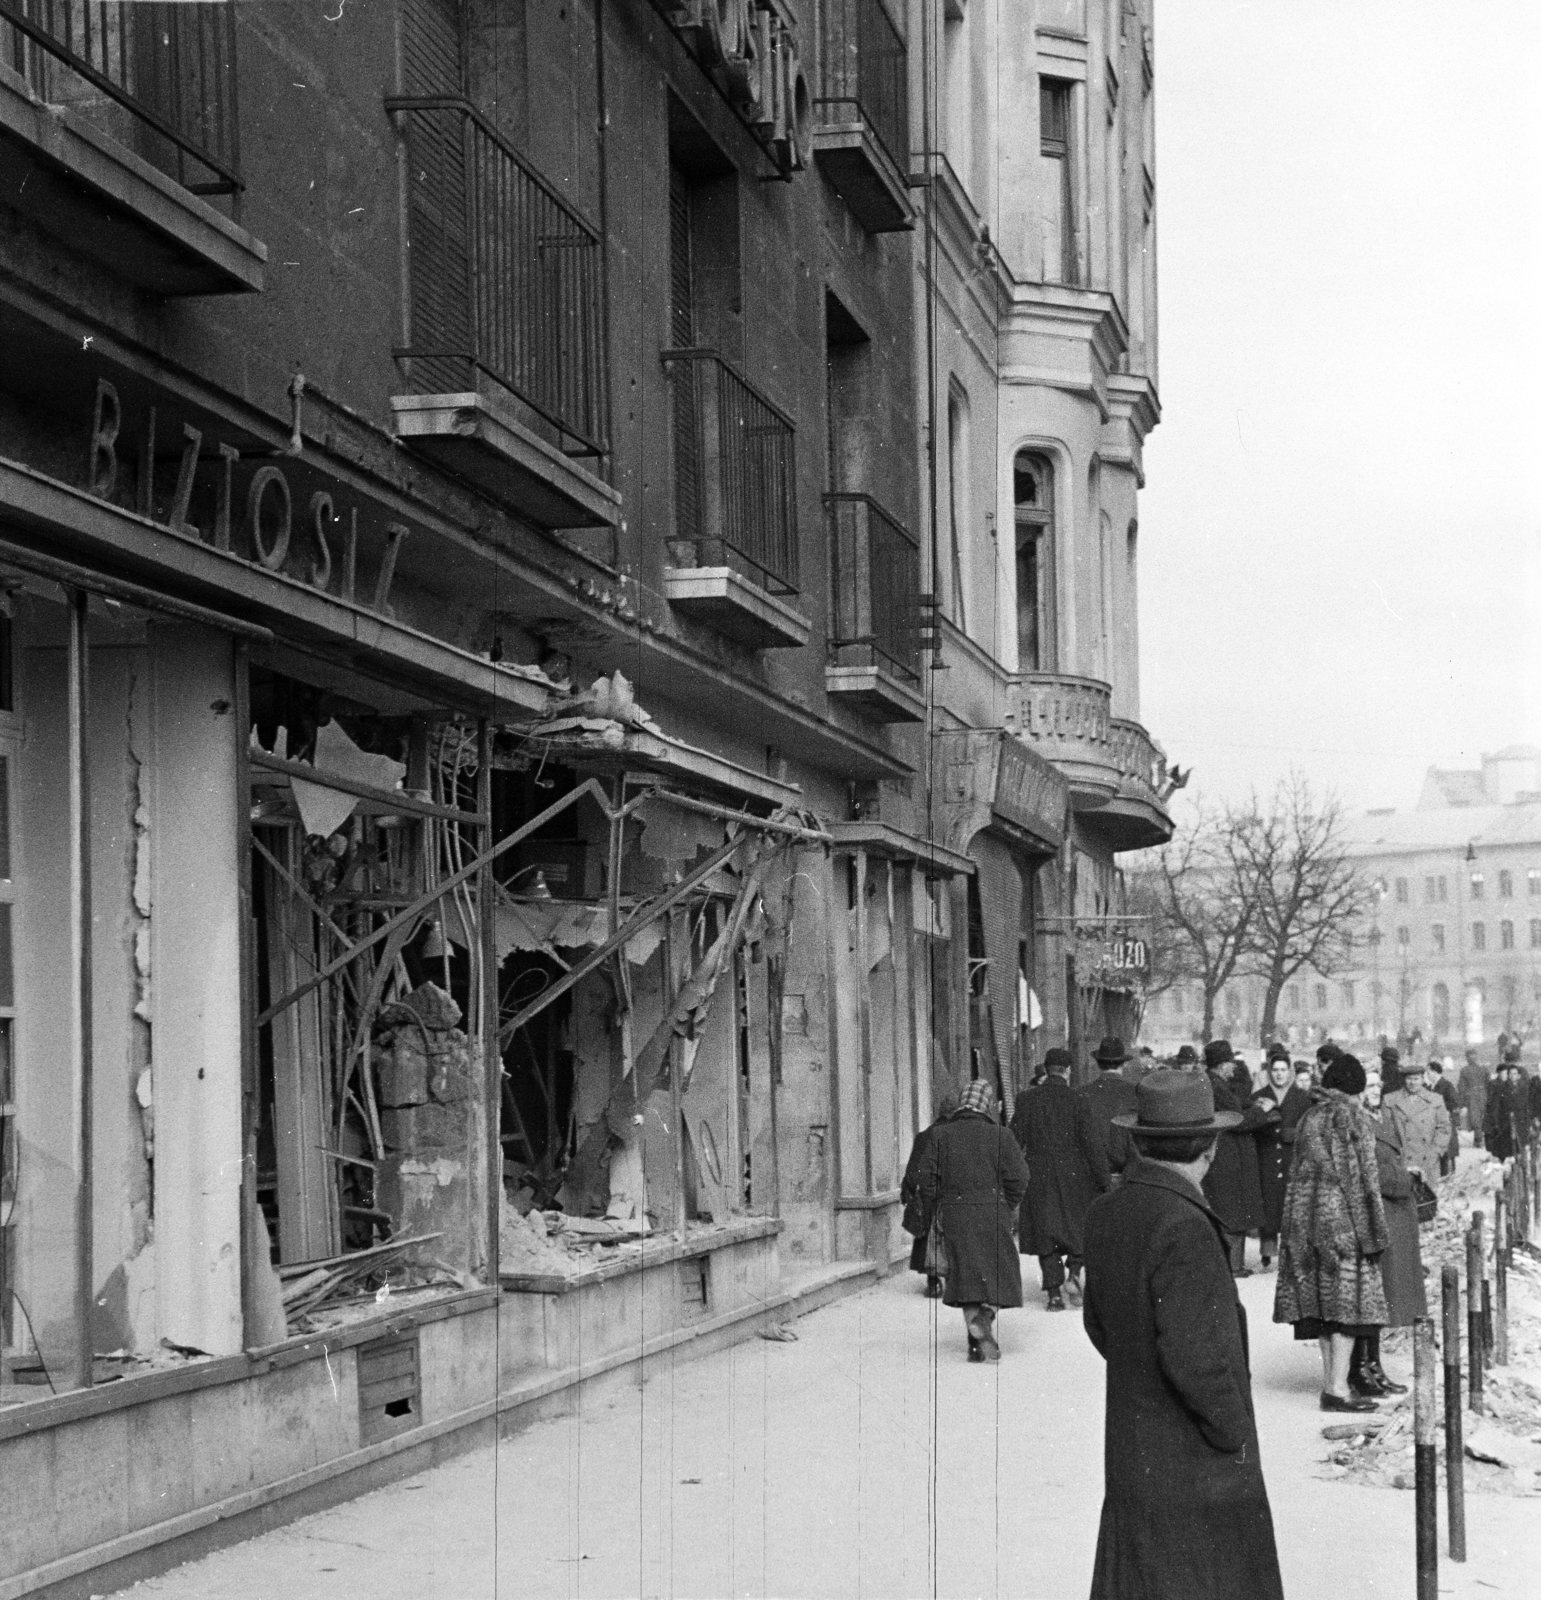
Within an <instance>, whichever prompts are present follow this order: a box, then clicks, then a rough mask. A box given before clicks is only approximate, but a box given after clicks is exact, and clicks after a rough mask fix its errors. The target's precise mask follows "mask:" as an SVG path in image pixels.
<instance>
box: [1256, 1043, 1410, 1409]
mask: <svg viewBox="0 0 1541 1600" xmlns="http://www.w3.org/2000/svg"><path fill="white" fill-rule="evenodd" d="M1364 1089H1365V1071H1364V1067H1363V1066H1362V1065H1361V1064H1360V1062H1359V1061H1358V1059H1357V1058H1356V1057H1354V1056H1350V1055H1340V1056H1338V1057H1337V1059H1336V1060H1335V1061H1333V1062H1331V1063H1330V1064H1329V1066H1328V1068H1327V1070H1326V1072H1324V1073H1323V1075H1322V1086H1321V1088H1320V1089H1318V1090H1317V1091H1316V1103H1315V1104H1314V1105H1313V1106H1312V1107H1311V1109H1310V1110H1309V1111H1308V1112H1306V1114H1305V1116H1304V1117H1302V1118H1301V1120H1300V1123H1299V1125H1298V1127H1297V1128H1296V1130H1295V1159H1294V1163H1293V1165H1292V1167H1291V1169H1290V1180H1289V1189H1288V1191H1287V1192H1286V1194H1285V1197H1284V1216H1283V1218H1282V1222H1283V1226H1282V1228H1281V1231H1280V1236H1279V1281H1278V1286H1277V1288H1276V1289H1275V1292H1274V1303H1273V1319H1274V1321H1275V1322H1288V1323H1292V1324H1293V1325H1294V1329H1295V1337H1296V1338H1297V1339H1302V1340H1304V1339H1315V1340H1316V1341H1317V1345H1318V1348H1319V1349H1320V1351H1321V1358H1322V1393H1321V1408H1322V1410H1323V1411H1373V1410H1374V1409H1375V1402H1374V1401H1373V1400H1371V1399H1368V1398H1366V1397H1364V1396H1360V1395H1355V1394H1351V1393H1350V1392H1349V1387H1348V1369H1349V1363H1350V1361H1351V1360H1352V1358H1353V1350H1354V1340H1355V1339H1357V1338H1360V1337H1362V1336H1366V1337H1367V1336H1369V1335H1372V1334H1377V1333H1379V1331H1380V1330H1381V1328H1383V1327H1384V1326H1385V1325H1386V1319H1387V1315H1388V1313H1387V1308H1386V1286H1385V1280H1384V1278H1383V1276H1382V1273H1381V1266H1380V1256H1381V1253H1382V1251H1384V1250H1385V1248H1386V1242H1387V1233H1386V1210H1385V1205H1384V1202H1383V1201H1382V1199H1381V1192H1380V1167H1379V1164H1378V1162H1377V1161H1376V1158H1375V1124H1374V1122H1373V1121H1372V1120H1371V1118H1370V1116H1369V1113H1368V1112H1366V1110H1365V1109H1364V1106H1363V1105H1362V1104H1361V1103H1360V1100H1361V1096H1362V1095H1363V1094H1364Z"/></svg>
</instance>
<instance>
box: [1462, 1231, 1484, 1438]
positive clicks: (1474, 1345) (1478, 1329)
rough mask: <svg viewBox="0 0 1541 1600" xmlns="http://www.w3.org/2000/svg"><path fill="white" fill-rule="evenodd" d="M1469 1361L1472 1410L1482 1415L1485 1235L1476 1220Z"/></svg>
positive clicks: (1470, 1240)
mask: <svg viewBox="0 0 1541 1600" xmlns="http://www.w3.org/2000/svg"><path fill="white" fill-rule="evenodd" d="M1466 1361H1467V1366H1468V1368H1469V1372H1468V1383H1469V1385H1470V1389H1471V1408H1472V1410H1473V1411H1474V1412H1476V1414H1477V1415H1478V1416H1479V1417H1480V1416H1481V1415H1482V1406H1483V1402H1482V1235H1481V1233H1480V1232H1479V1231H1478V1227H1477V1219H1476V1218H1475V1217H1473V1218H1472V1223H1471V1226H1470V1227H1469V1228H1468V1229H1467V1230H1466Z"/></svg>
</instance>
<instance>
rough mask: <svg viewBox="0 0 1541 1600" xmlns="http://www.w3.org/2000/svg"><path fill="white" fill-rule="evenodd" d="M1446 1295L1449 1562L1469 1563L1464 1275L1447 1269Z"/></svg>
mask: <svg viewBox="0 0 1541 1600" xmlns="http://www.w3.org/2000/svg"><path fill="white" fill-rule="evenodd" d="M1440 1286H1441V1288H1442V1289H1443V1291H1444V1304H1443V1307H1442V1309H1443V1312H1444V1341H1445V1349H1444V1357H1445V1524H1446V1527H1447V1529H1448V1530H1449V1536H1450V1559H1451V1560H1452V1561H1464V1560H1465V1559H1466V1469H1465V1462H1464V1455H1465V1444H1464V1442H1463V1440H1462V1438H1461V1432H1462V1429H1461V1274H1460V1269H1459V1268H1457V1267H1454V1266H1446V1267H1445V1269H1444V1270H1443V1271H1442V1272H1441V1273H1440Z"/></svg>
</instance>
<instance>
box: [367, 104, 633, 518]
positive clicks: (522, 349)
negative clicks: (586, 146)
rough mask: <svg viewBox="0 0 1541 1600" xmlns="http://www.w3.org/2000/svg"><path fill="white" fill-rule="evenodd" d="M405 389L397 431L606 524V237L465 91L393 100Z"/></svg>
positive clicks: (546, 505)
mask: <svg viewBox="0 0 1541 1600" xmlns="http://www.w3.org/2000/svg"><path fill="white" fill-rule="evenodd" d="M386 106H387V109H388V110H389V111H390V112H391V113H392V115H393V116H394V117H395V118H396V121H397V126H398V128H399V130H400V132H401V135H402V137H403V140H404V143H405V148H406V162H407V186H406V187H407V199H406V216H405V219H404V222H405V231H406V241H407V260H408V267H407V304H408V315H409V319H410V320H409V330H410V331H409V336H408V340H407V343H406V344H405V345H404V346H403V347H402V348H400V349H398V350H397V351H396V352H395V354H396V356H397V358H398V359H399V360H400V361H401V363H402V366H403V370H404V371H405V372H406V374H407V379H408V384H409V388H410V392H409V393H407V394H403V395H397V396H395V397H394V398H393V400H392V402H391V405H392V410H393V413H394V418H395V428H396V434H397V437H398V438H400V439H402V440H403V442H404V443H408V444H410V445H411V446H412V447H413V448H414V449H416V450H418V451H420V452H421V453H423V454H425V455H427V456H429V457H431V458H433V459H435V460H437V461H438V462H439V463H440V464H441V465H444V466H447V467H449V468H450V469H451V470H453V471H455V472H457V473H459V474H460V475H461V476H463V477H466V478H467V479H469V480H470V481H471V482H473V483H475V484H477V485H478V487H481V488H483V489H485V490H486V491H487V492H488V493H490V494H492V495H494V496H495V497H497V498H499V499H501V500H503V501H505V502H506V503H507V504H508V505H510V506H511V507H512V508H513V509H514V510H516V511H518V512H519V513H521V514H522V515H524V516H526V517H528V518H529V519H530V520H531V521H532V522H534V523H536V524H537V525H538V526H541V527H546V528H582V527H597V526H613V525H614V524H615V523H616V522H618V521H619V517H620V509H619V506H620V501H619V496H618V495H617V494H616V492H615V490H613V489H612V488H611V487H610V485H609V484H607V483H605V482H604V480H603V479H602V478H601V477H600V475H599V473H598V472H597V471H595V470H589V469H586V468H584V467H583V466H580V465H579V464H578V463H579V461H581V460H586V461H588V462H590V463H592V464H595V465H597V464H598V463H599V462H600V461H602V459H603V458H604V456H605V455H606V453H607V451H608V449H609V444H608V430H609V415H608V389H607V383H606V368H605V346H604V292H603V273H602V261H601V255H602V248H603V247H602V243H601V240H600V237H599V233H598V231H597V230H596V229H595V228H594V227H593V225H592V224H590V223H589V222H588V221H587V220H586V219H585V218H584V217H583V216H582V215H581V214H580V213H579V212H578V211H577V210H576V208H575V207H573V206H572V205H571V204H570V203H569V202H568V201H567V200H565V199H564V198H563V197H562V196H561V195H560V194H559V193H558V192H557V190H556V189H555V188H554V187H553V186H552V185H551V184H550V183H548V182H547V180H546V179H545V178H544V177H543V176H542V175H541V174H540V173H539V172H538V171H536V169H535V168H534V167H533V166H532V165H531V164H530V163H529V162H528V161H526V160H525V159H524V157H523V156H522V155H521V154H520V153H519V152H518V151H517V150H516V149H514V147H513V146H512V145H511V144H509V142H508V141H507V140H506V139H505V138H504V137H503V136H502V135H501V134H500V133H499V132H498V131H497V130H496V129H495V128H494V127H493V126H492V124H491V123H490V122H488V121H487V119H486V118H485V117H483V116H482V115H481V113H480V112H478V111H477V110H476V109H475V107H474V106H472V105H471V104H469V102H467V101H464V100H461V99H458V98H455V97H449V96H427V97H417V98H394V99H390V100H387V102H386Z"/></svg>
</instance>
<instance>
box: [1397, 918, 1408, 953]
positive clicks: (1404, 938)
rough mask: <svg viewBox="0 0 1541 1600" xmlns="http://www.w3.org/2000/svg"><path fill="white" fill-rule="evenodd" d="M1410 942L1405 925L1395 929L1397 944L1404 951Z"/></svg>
mask: <svg viewBox="0 0 1541 1600" xmlns="http://www.w3.org/2000/svg"><path fill="white" fill-rule="evenodd" d="M1411 941H1412V935H1411V934H1410V933H1409V932H1408V931H1407V928H1406V925H1405V924H1404V925H1403V926H1402V927H1400V928H1398V929H1397V943H1398V944H1399V945H1401V946H1402V947H1403V948H1404V949H1405V948H1406V947H1407V945H1408V944H1409V943H1411Z"/></svg>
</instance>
